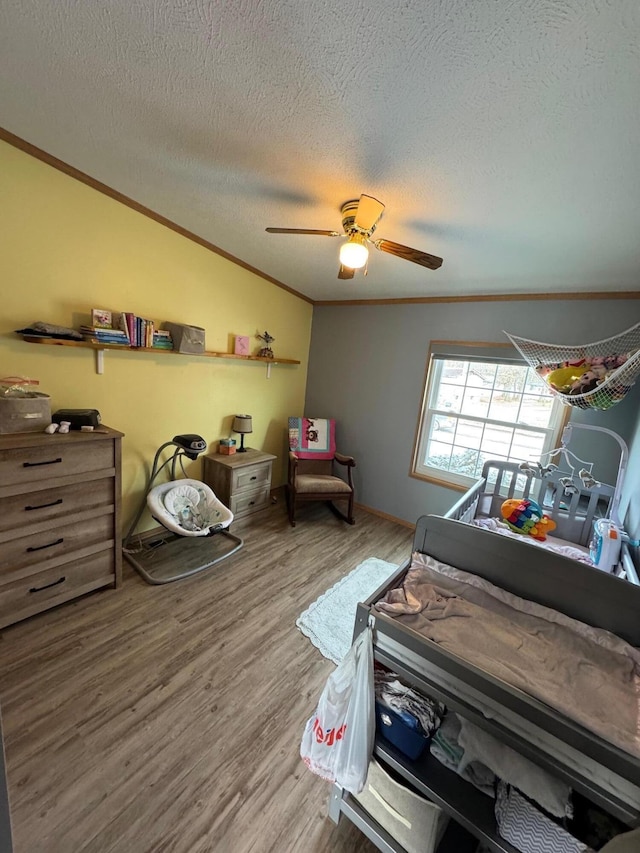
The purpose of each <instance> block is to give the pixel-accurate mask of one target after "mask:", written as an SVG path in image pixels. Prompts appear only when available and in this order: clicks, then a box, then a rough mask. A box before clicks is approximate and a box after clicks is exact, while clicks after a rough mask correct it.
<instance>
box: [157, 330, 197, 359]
mask: <svg viewBox="0 0 640 853" xmlns="http://www.w3.org/2000/svg"><path fill="white" fill-rule="evenodd" d="M163 328H164V329H166V330H167V331H168V332H171V340H172V341H173V348H174V350H176V351H177V352H185V353H191V354H192V355H198V354H202V353H203V352H204V349H205V348H204V329H203V328H201V327H200V326H188V325H186V324H184V323H165V324H164V325H163Z"/></svg>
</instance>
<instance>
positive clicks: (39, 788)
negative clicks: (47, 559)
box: [0, 502, 412, 853]
mask: <svg viewBox="0 0 640 853" xmlns="http://www.w3.org/2000/svg"><path fill="white" fill-rule="evenodd" d="M233 530H234V532H235V533H237V534H238V535H240V536H243V537H244V539H245V545H244V548H243V549H242V550H241V551H239V552H238V553H237V554H235V555H234V556H232V557H231V558H229V559H228V560H226V561H225V562H223V563H221V564H219V565H218V566H214V567H213V568H212V569H210V570H208V571H207V572H204V573H202V574H200V575H197V576H194V577H192V578H189V579H185V580H182V581H178V582H175V583H171V584H167V585H164V586H150V585H148V584H146V583H145V582H144V581H143V580H142V579H141V578H140V577H139V576H138V575H137V574H136V573H135V572H134V571H133V570H132V569H131V568H130V567H129V566H128V564H127V563H125V570H124V583H123V585H122V587H121V588H120V589H119V590H106V591H101V592H97V593H94V594H91V595H89V596H85V597H84V598H82V599H80V600H77V601H74V602H72V603H69V604H65V605H62V606H61V607H58V608H56V609H54V610H51V611H49V612H47V613H42V614H40V615H38V616H35V617H33V618H31V619H28V620H26V621H24V622H22V623H19V624H17V625H13V626H11V627H9V628H5V629H4V630H3V631H2V633H1V634H0V707H1V708H2V717H3V724H4V733H5V748H6V755H7V771H8V780H9V794H10V801H11V811H12V821H13V838H14V849H15V853H116V851H117V853H169V851H170V852H171V853H205V851H207V853H208V852H209V851H213V852H214V853H268V851H279V853H355V851H358V853H369V851H373V850H374V847H373V845H371V844H370V842H368V841H367V839H366V838H365V837H364V836H363V835H362V834H361V833H360V832H359V831H358V830H357V829H356V828H355V827H354V826H353V825H352V824H351V823H350V822H348V821H346V820H344V819H343V820H342V821H341V822H340V824H339V825H338V826H335V825H334V824H333V823H332V822H331V821H330V820H329V818H328V817H327V802H328V797H329V791H330V786H329V785H328V784H327V783H325V782H323V781H322V780H320V779H319V778H317V777H316V776H314V775H313V774H312V773H310V772H309V771H308V770H307V768H306V767H305V766H304V764H303V762H302V761H301V759H300V757H299V745H300V738H301V735H302V730H303V727H304V723H305V721H306V719H307V718H308V717H309V716H310V715H311V713H312V712H313V709H314V706H315V702H316V700H317V698H318V695H319V693H320V691H321V689H322V686H323V684H324V682H325V680H326V678H327V676H328V675H329V673H330V672H331V671H332V669H333V664H332V663H331V662H330V661H328V660H326V659H325V658H323V657H322V655H321V654H320V653H319V652H318V650H317V649H316V648H315V647H314V646H313V645H312V644H311V643H310V641H309V640H308V639H307V638H306V637H304V636H303V635H302V634H301V633H300V632H299V631H298V630H297V628H296V627H295V620H296V618H297V617H298V615H299V614H300V613H301V612H302V611H303V610H305V609H306V608H307V607H308V605H309V604H310V603H311V602H312V601H314V600H315V599H316V598H317V597H318V596H319V595H320V594H321V593H322V592H324V591H325V590H326V589H327V588H329V587H330V586H332V585H333V584H334V583H335V582H336V581H337V580H339V579H340V578H341V577H342V576H344V575H345V574H347V573H348V572H349V571H351V570H352V569H353V568H355V566H356V565H358V563H360V562H361V561H362V560H364V559H366V558H367V557H380V558H381V559H384V560H389V561H390V562H394V563H400V562H402V561H403V560H404V559H405V558H406V557H408V556H409V554H410V551H411V541H412V531H411V530H410V529H408V528H407V527H403V526H401V525H399V524H395V523H393V522H391V521H388V520H386V519H381V518H378V517H376V516H374V515H371V514H369V513H367V512H364V511H362V510H360V511H358V512H357V518H356V524H355V526H353V527H351V526H349V525H347V524H344V523H343V522H341V521H339V520H338V519H337V518H335V517H334V516H333V515H332V514H331V513H330V512H329V510H328V509H327V508H326V507H325V506H322V505H311V504H310V505H306V506H304V507H302V508H301V509H300V511H299V514H298V523H297V526H296V527H295V529H293V528H291V527H290V526H289V524H288V522H287V519H286V513H285V509H284V506H283V504H282V502H279V503H278V504H277V505H275V506H272V507H270V508H269V509H268V510H265V511H263V512H261V513H258V514H256V516H254V517H253V518H252V519H250V520H247V521H243V522H240V523H237V524H234V525H233Z"/></svg>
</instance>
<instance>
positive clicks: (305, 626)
mask: <svg viewBox="0 0 640 853" xmlns="http://www.w3.org/2000/svg"><path fill="white" fill-rule="evenodd" d="M397 568H398V567H397V566H396V565H395V564H394V563H387V562H385V560H379V559H378V558H377V557H369V559H368V560H365V561H364V562H363V563H360V565H359V566H356V567H355V569H354V570H353V571H352V572H349V574H348V575H345V577H343V578H341V579H340V580H339V581H338V582H337V583H336V584H334V585H333V586H332V587H331V589H328V590H327V591H326V592H325V593H323V594H322V595H321V596H320V598H318V599H317V600H316V601H314V602H313V604H312V605H311V606H310V607H309V608H308V609H307V610H305V611H304V613H303V614H302V615H301V616H299V617H298V619H297V621H296V626H297V627H298V628H299V629H300V630H301V631H302V633H303V634H304V635H305V636H306V637H308V638H309V639H310V640H311V642H312V643H313V645H314V646H315V647H316V648H317V649H318V650H319V651H320V653H321V654H322V655H324V656H325V657H326V658H329V660H332V661H333V662H334V663H339V662H340V661H341V660H342V658H343V657H344V656H345V655H346V653H347V652H348V651H349V648H350V647H351V639H352V636H353V627H354V624H355V619H356V607H357V605H358V602H360V601H365V599H367V598H369V596H370V595H371V594H372V593H373V592H375V591H376V589H377V588H378V587H379V586H381V585H382V584H383V583H384V581H386V580H387V578H388V577H389V576H390V575H391V574H392V573H393V572H394V571H395V570H396V569H397Z"/></svg>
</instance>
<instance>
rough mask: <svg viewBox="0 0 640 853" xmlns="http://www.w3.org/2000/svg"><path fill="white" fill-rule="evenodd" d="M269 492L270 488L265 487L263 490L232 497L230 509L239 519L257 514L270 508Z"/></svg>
mask: <svg viewBox="0 0 640 853" xmlns="http://www.w3.org/2000/svg"><path fill="white" fill-rule="evenodd" d="M269 491H270V490H269V486H265V487H264V488H262V489H254V491H252V492H241V493H240V494H238V495H232V496H231V506H230V507H229V509H230V510H231V512H232V513H233V514H234V515H235V516H236V517H238V518H239V517H241V516H243V515H249V513H250V512H257V511H258V510H259V509H265V508H266V507H268V506H269Z"/></svg>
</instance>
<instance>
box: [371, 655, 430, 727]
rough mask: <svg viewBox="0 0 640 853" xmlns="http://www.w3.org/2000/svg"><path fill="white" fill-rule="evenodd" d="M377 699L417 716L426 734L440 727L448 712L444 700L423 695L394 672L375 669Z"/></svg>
mask: <svg viewBox="0 0 640 853" xmlns="http://www.w3.org/2000/svg"><path fill="white" fill-rule="evenodd" d="M374 684H375V693H376V699H378V700H379V701H381V702H382V703H383V704H384V705H386V706H387V707H388V708H391V709H392V710H393V711H397V712H398V713H400V712H402V711H405V712H407V713H409V714H411V715H412V716H413V717H415V718H416V719H417V720H418V722H419V723H420V726H421V728H422V731H423V732H424V734H425V735H427V736H430V735H432V734H433V732H434V731H435V730H436V729H437V728H438V726H439V725H440V722H441V720H442V718H443V716H444V714H445V712H446V708H445V706H444V705H443V704H442V702H438V701H437V700H436V699H430V698H429V697H428V696H423V695H422V694H421V693H418V692H417V691H416V690H413V688H411V687H408V686H407V685H406V684H403V683H402V682H401V681H399V680H398V676H397V675H396V674H395V673H394V672H385V671H384V670H381V669H376V670H375V671H374Z"/></svg>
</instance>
